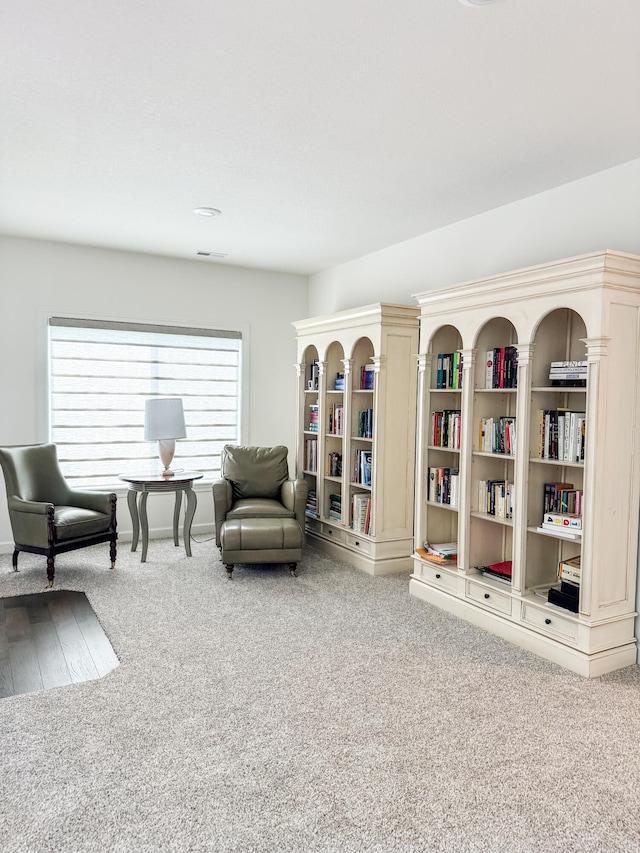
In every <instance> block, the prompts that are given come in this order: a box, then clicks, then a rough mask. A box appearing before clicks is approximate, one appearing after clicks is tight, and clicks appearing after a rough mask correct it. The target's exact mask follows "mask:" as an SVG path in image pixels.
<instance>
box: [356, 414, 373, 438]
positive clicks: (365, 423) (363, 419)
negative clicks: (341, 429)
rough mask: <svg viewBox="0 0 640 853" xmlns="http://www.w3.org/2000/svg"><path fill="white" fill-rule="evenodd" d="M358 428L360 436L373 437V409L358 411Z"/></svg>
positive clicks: (358, 435)
mask: <svg viewBox="0 0 640 853" xmlns="http://www.w3.org/2000/svg"><path fill="white" fill-rule="evenodd" d="M356 430H357V437H358V438H373V409H364V411H362V412H358V422H357V426H356Z"/></svg>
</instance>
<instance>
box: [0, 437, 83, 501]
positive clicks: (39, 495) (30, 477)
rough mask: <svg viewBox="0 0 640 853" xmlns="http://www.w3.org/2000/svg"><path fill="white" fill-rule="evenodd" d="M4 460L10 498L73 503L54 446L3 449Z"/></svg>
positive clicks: (43, 445) (3, 466) (3, 464)
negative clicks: (14, 496)
mask: <svg viewBox="0 0 640 853" xmlns="http://www.w3.org/2000/svg"><path fill="white" fill-rule="evenodd" d="M1 461H2V468H3V471H4V479H5V485H6V489H7V496H8V497H9V496H11V495H18V496H19V497H21V498H22V499H23V500H25V501H41V502H45V503H52V504H56V505H64V504H70V503H71V502H72V501H71V500H70V495H69V491H70V490H69V486H68V483H67V481H66V480H65V479H64V476H63V474H62V471H61V470H60V465H59V463H58V454H57V451H56V446H55V444H40V445H33V446H28V445H27V446H23V447H12V448H6V449H4V448H3V450H2V457H1Z"/></svg>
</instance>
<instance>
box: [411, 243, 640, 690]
mask: <svg viewBox="0 0 640 853" xmlns="http://www.w3.org/2000/svg"><path fill="white" fill-rule="evenodd" d="M415 298H416V299H417V301H418V304H419V307H420V312H421V318H420V348H419V356H418V362H419V381H418V418H417V421H418V425H417V458H418V464H417V481H416V515H415V547H416V552H415V553H414V568H413V574H412V578H411V581H410V591H411V593H412V594H413V595H415V596H417V597H419V598H421V599H424V600H426V601H429V602H432V603H434V604H436V605H438V606H440V607H442V608H444V609H446V610H448V611H449V612H451V613H454V614H456V615H458V616H460V617H462V618H464V619H467V620H469V621H471V622H473V623H475V624H477V625H479V626H481V627H482V628H485V629H487V630H489V631H491V632H493V633H496V634H498V635H500V636H502V637H504V638H506V639H507V640H510V641H512V642H514V643H517V644H518V645H520V646H523V647H524V648H527V649H529V650H531V651H533V652H536V653H537V654H540V655H542V656H543V657H546V658H548V659H550V660H552V661H555V662H557V663H559V664H561V665H563V666H565V667H568V668H569V669H572V670H574V671H575V672H578V673H580V674H582V675H585V676H597V675H600V674H602V673H605V672H608V671H611V670H614V669H617V668H620V667H624V666H627V665H630V664H633V663H635V662H636V643H635V639H634V617H635V615H636V614H635V591H636V562H637V540H638V511H639V484H640V450H639V443H640V431H639V428H640V419H639V415H640V394H639V391H640V374H639V370H640V257H636V256H631V255H626V254H621V253H618V252H610V251H606V252H599V253H597V254H589V255H585V256H582V257H577V258H572V259H568V260H564V261H561V262H558V263H549V264H544V265H541V266H536V267H532V268H529V269H524V270H519V271H517V272H513V273H510V274H506V275H499V276H495V277H492V278H487V279H483V280H481V281H476V282H472V283H468V284H463V285H460V286H457V287H449V288H446V289H443V290H436V291H429V292H426V293H421V294H418V295H417V296H416V297H415ZM506 346H515V347H516V349H517V387H516V388H498V389H488V388H487V387H486V384H487V382H486V367H487V366H486V354H487V352H489V351H491V350H492V349H493V348H501V347H506ZM453 351H458V352H459V354H460V356H461V357H462V365H463V366H462V387H461V388H458V389H449V390H447V389H438V388H437V385H438V382H437V369H438V364H437V362H438V355H439V354H443V353H451V352H453ZM567 360H572V361H586V362H587V363H588V365H587V382H586V387H577V388H560V387H551V382H550V379H549V367H550V363H551V362H552V361H567ZM563 408H564V409H569V410H573V411H576V412H584V413H585V415H586V434H585V452H584V459H583V460H579V461H576V460H575V459H573V460H567V461H557V460H552V459H545V458H539V449H538V442H539V432H540V423H539V421H540V416H539V412H541V411H542V412H544V411H551V410H561V409H563ZM458 409H459V410H460V412H461V415H460V447H459V449H458V450H453V449H448V448H447V449H443V448H440V447H436V446H434V444H433V435H432V425H431V422H432V420H433V415H432V413H433V412H434V411H435V412H437V411H441V410H453V411H456V410H458ZM500 416H509V417H515V421H516V448H515V454H514V455H510V454H505V453H493V452H487V451H486V450H485V451H483V450H482V449H481V447H480V422H481V419H482V418H488V417H494V418H497V417H500ZM430 468H432V469H435V468H442V469H449V470H451V469H454V470H456V471H457V472H459V473H458V477H457V495H458V500H457V506H451V505H447V504H442V503H438V502H437V501H434V500H429V491H428V472H429V469H430ZM492 479H493V480H505V481H507V482H508V483H513V513H512V518H506V517H504V516H494V515H490V514H488V513H487V512H486V510H485V509H484V507H481V506H480V494H479V492H480V486H479V483H480V481H486V480H492ZM549 482H556V483H571V484H573V485H574V487H575V488H576V489H578V490H581V491H582V492H583V510H582V512H583V515H582V525H583V530H582V534H581V535H580V536H579V538H564V537H563V536H560V535H555V534H554V533H553V532H552V531H549V530H546V529H545V530H540V529H539V528H540V526H541V522H542V515H543V510H544V506H543V491H544V484H545V483H549ZM431 497H432V498H433V494H431ZM574 535H575V534H574ZM426 541H429V542H430V543H432V544H433V543H438V544H441V543H445V542H454V541H456V542H457V543H458V557H457V561H453V562H451V563H449V562H445V563H437V562H433V561H430V560H429V559H428V558H425V557H424V556H421V555H420V554H419V553H418V551H417V549H418V548H423V546H424V544H425V542H426ZM578 555H579V556H580V558H581V578H580V588H579V609H578V612H576V613H574V612H571V611H570V610H568V609H566V608H564V607H559V606H556V605H554V604H549V603H548V601H547V596H546V589H547V588H548V587H549V586H550V585H553V584H556V583H557V580H558V579H557V569H558V563H559V561H561V560H568V559H570V558H573V557H576V556H578ZM508 560H511V561H512V578H511V581H510V582H507V583H505V581H504V579H500V580H498V579H496V580H494V579H493V578H491V577H489V576H487V575H486V574H485V573H484V572H483V571H482V569H481V567H483V566H488V565H491V564H495V563H500V562H501V561H508Z"/></svg>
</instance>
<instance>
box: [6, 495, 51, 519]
mask: <svg viewBox="0 0 640 853" xmlns="http://www.w3.org/2000/svg"><path fill="white" fill-rule="evenodd" d="M7 506H8V507H9V511H10V512H28V513H31V514H32V515H46V514H47V511H48V509H49V507H50V506H53V504H52V503H51V501H25V500H24V499H23V498H19V497H18V496H17V495H9V497H8V498H7Z"/></svg>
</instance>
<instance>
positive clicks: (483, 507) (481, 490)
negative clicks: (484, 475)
mask: <svg viewBox="0 0 640 853" xmlns="http://www.w3.org/2000/svg"><path fill="white" fill-rule="evenodd" d="M486 511H487V481H486V480H478V512H486Z"/></svg>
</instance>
